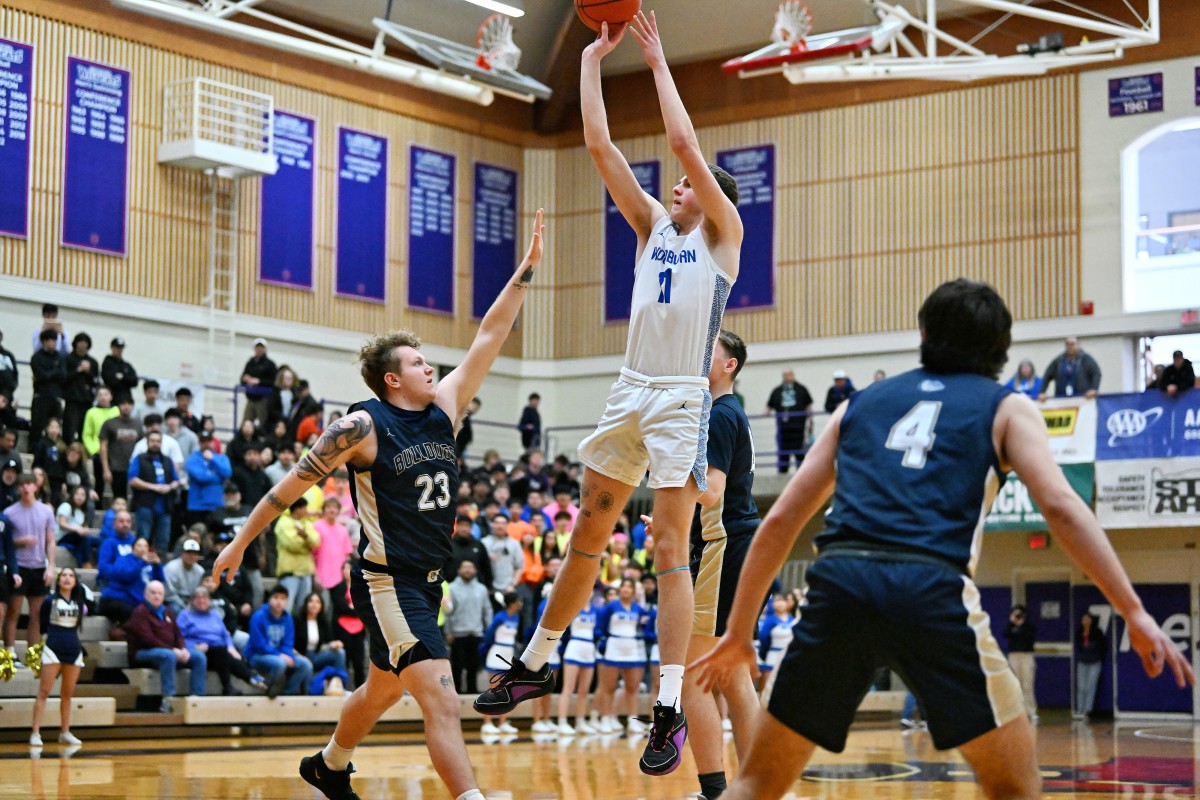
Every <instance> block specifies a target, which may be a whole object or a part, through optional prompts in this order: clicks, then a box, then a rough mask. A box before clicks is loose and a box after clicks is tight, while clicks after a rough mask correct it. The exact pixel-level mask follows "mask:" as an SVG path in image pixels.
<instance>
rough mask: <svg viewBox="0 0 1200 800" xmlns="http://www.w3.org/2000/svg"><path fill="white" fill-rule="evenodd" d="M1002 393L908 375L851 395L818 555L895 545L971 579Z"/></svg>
mask: <svg viewBox="0 0 1200 800" xmlns="http://www.w3.org/2000/svg"><path fill="white" fill-rule="evenodd" d="M1009 394H1010V392H1009V390H1007V389H1005V388H1004V387H1002V386H1000V385H999V384H997V383H996V382H995V381H993V380H990V379H988V378H985V377H983V376H982V375H971V374H964V373H958V374H938V373H933V372H927V371H926V370H924V369H916V370H913V371H911V372H906V373H903V374H901V375H897V376H896V377H894V378H891V379H889V380H886V381H881V382H880V383H876V384H872V385H871V386H868V387H867V388H865V389H863V390H861V391H859V392H856V393H855V394H854V395H852V396H851V397H850V400H849V404H850V405H849V406H848V407H847V409H846V413H845V416H844V417H843V418H842V422H841V425H840V427H839V429H838V450H837V483H836V488H835V489H834V497H833V505H832V506H831V508H830V510H829V514H828V516H827V517H826V525H825V527H826V532H825V533H823V534H821V535H820V536H818V537H817V541H816V545H817V548H818V549H821V548H823V547H826V546H827V545H829V544H832V543H834V542H841V543H860V544H863V545H866V546H868V547H869V546H870V545H872V544H874V545H880V546H882V547H885V548H902V549H905V550H910V551H914V552H917V553H924V554H927V555H931V556H936V557H938V558H941V559H944V560H946V561H950V562H953V563H954V564H955V565H957V566H958V567H959V568H960V569H962V570H964V571H965V572H968V573H971V572H973V571H974V567H975V562H976V561H977V560H978V558H979V549H980V544H981V541H982V533H983V523H984V518H985V517H986V516H987V513H988V509H989V508H990V507H991V505H992V500H993V499H994V498H995V496H996V490H997V488H998V486H999V483H1000V481H1001V480H1002V479H1003V477H1004V476H1003V473H1002V472H1001V469H1000V464H999V460H998V459H997V457H996V451H995V447H994V445H993V443H992V425H993V423H994V421H995V417H996V409H997V408H998V407H999V405H1000V401H1001V400H1003V399H1004V398H1005V397H1006V396H1007V395H1009Z"/></svg>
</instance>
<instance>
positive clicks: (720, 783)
mask: <svg viewBox="0 0 1200 800" xmlns="http://www.w3.org/2000/svg"><path fill="white" fill-rule="evenodd" d="M696 777H697V778H699V779H700V794H702V795H704V796H705V798H707V800H716V799H717V798H718V797H720V796H721V795H723V794H724V793H725V789H726V786H725V772H724V771H721V772H706V773H704V774H703V775H697V776H696Z"/></svg>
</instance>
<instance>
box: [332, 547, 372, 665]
mask: <svg viewBox="0 0 1200 800" xmlns="http://www.w3.org/2000/svg"><path fill="white" fill-rule="evenodd" d="M350 564H351V562H350V560H349V559H346V563H345V564H342V580H341V582H340V583H338V584H337V585H335V586H331V587H330V588H329V597H330V600H331V604H332V606H333V635H334V636H336V637H337V639H338V641H339V642H341V643H342V645H343V646H344V649H345V651H346V654H347V656H348V660H349V662H350V667H351V669H352V673H351V674H352V676H353V678H354V685H355V686H362V685H363V683H365V682H366V680H367V670H366V660H365V658H364V655H363V653H364V649H363V645H364V644H366V640H367V630H366V626H365V625H364V624H363V621H362V620H361V619H360V618H359V616H358V612H357V611H355V610H354V598H353V597H351V595H350Z"/></svg>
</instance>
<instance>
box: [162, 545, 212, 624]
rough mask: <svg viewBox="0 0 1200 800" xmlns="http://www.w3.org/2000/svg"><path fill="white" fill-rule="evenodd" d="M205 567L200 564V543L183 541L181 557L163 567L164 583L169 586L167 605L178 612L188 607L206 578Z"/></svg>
mask: <svg viewBox="0 0 1200 800" xmlns="http://www.w3.org/2000/svg"><path fill="white" fill-rule="evenodd" d="M204 575H205V572H204V567H202V566H200V543H199V542H197V541H196V540H195V539H188V540H187V541H185V542H184V543H183V552H182V553H180V554H179V558H173V559H171V560H170V561H168V562H167V565H166V566H165V567H163V576H164V578H165V580H164V583H165V584H166V587H167V605H169V606H170V607H171V608H173V609H175V611H176V613H178V612H180V611H183V610H184V609H185V608H187V606H188V603H190V602H192V595H194V594H195V593H196V589H197V588H198V587H199V586H200V582H201V581H202V580H204Z"/></svg>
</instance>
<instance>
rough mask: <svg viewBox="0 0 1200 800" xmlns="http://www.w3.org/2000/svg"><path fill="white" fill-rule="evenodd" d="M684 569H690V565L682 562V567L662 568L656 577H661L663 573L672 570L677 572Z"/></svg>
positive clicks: (669, 572) (665, 573)
mask: <svg viewBox="0 0 1200 800" xmlns="http://www.w3.org/2000/svg"><path fill="white" fill-rule="evenodd" d="M685 569H690V567H689V566H688V565H687V564H684V565H683V566H682V567H672V568H671V569H664V570H663V571H662V572H659V573H658V577H660V578H661V577H662V576H663V575H670V574H671V573H672V572H679V571H680V570H685Z"/></svg>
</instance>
